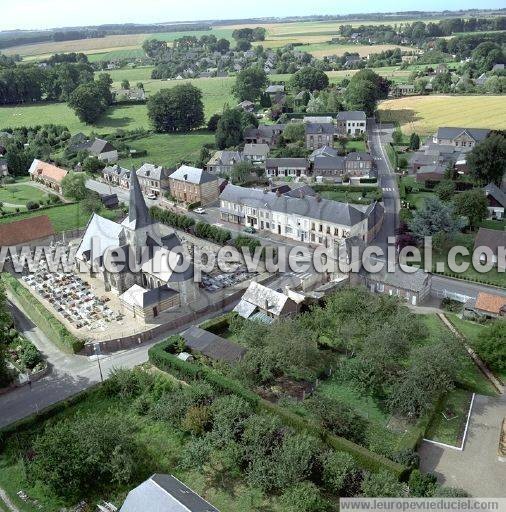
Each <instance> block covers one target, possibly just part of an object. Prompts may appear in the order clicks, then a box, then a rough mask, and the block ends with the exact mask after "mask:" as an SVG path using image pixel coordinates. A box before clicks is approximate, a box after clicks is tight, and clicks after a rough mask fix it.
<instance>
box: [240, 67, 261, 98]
mask: <svg viewBox="0 0 506 512" xmlns="http://www.w3.org/2000/svg"><path fill="white" fill-rule="evenodd" d="M267 83H268V80H267V75H266V73H265V71H264V70H263V69H262V68H260V67H251V68H246V69H243V70H242V71H240V72H239V73H238V74H237V77H236V79H235V84H234V87H233V89H232V91H233V93H234V95H235V96H236V98H237V99H238V100H239V101H245V100H248V101H253V102H254V101H256V100H258V99H259V98H260V96H261V94H262V92H263V91H264V89H265V87H266V86H267Z"/></svg>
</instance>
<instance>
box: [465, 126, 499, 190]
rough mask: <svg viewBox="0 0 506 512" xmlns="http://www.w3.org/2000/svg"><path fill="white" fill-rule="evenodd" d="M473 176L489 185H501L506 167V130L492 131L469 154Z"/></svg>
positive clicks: (468, 163) (469, 164) (468, 159)
mask: <svg viewBox="0 0 506 512" xmlns="http://www.w3.org/2000/svg"><path fill="white" fill-rule="evenodd" d="M467 165H468V167H469V171H470V173H471V175H472V176H473V178H474V179H475V180H476V181H478V182H479V183H481V184H482V185H487V184H488V183H490V182H492V183H495V184H496V185H500V184H501V181H502V179H503V176H504V172H505V169H506V132H492V133H491V134H490V135H489V136H488V137H487V138H486V139H485V140H484V141H482V142H480V143H479V144H476V146H475V147H474V148H473V149H472V151H471V152H470V153H469V154H468V155H467Z"/></svg>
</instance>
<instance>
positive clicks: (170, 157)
mask: <svg viewBox="0 0 506 512" xmlns="http://www.w3.org/2000/svg"><path fill="white" fill-rule="evenodd" d="M212 142H214V134H212V133H210V132H207V131H197V132H191V133H185V134H165V133H153V134H151V135H149V136H147V137H143V138H140V139H137V140H134V141H133V142H132V143H131V146H132V148H134V149H136V150H138V151H144V150H146V151H147V152H148V154H147V155H145V156H142V157H139V158H124V159H122V160H120V161H119V162H118V163H119V165H122V166H124V167H127V168H129V169H131V168H132V167H133V166H135V167H137V168H138V167H140V166H141V165H142V164H143V163H144V162H151V163H154V164H157V165H163V166H165V167H169V168H171V167H175V166H177V165H178V164H179V163H180V162H181V161H183V160H185V161H192V160H196V159H197V158H198V156H199V153H200V150H201V148H202V146H203V145H204V144H207V143H212Z"/></svg>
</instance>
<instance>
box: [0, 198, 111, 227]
mask: <svg viewBox="0 0 506 512" xmlns="http://www.w3.org/2000/svg"><path fill="white" fill-rule="evenodd" d="M99 213H100V215H102V216H103V217H107V218H108V219H112V220H114V219H116V218H117V217H118V216H119V211H118V210H106V209H104V210H102V211H101V212H99ZM41 215H47V216H48V217H49V219H50V220H51V223H52V225H53V228H54V230H55V231H56V232H60V231H66V230H69V229H79V228H84V227H85V226H86V224H87V223H88V220H89V218H90V215H89V214H88V213H87V212H85V211H84V210H83V208H82V206H81V204H80V203H73V204H66V205H63V206H55V207H52V208H47V209H43V210H34V211H31V212H26V213H20V214H19V215H14V216H12V217H0V224H7V223H9V222H14V221H16V220H22V219H27V218H29V217H40V216H41Z"/></svg>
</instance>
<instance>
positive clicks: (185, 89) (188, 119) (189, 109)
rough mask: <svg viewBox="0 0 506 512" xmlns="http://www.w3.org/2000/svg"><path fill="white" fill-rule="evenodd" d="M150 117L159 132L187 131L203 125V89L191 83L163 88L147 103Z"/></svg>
mask: <svg viewBox="0 0 506 512" xmlns="http://www.w3.org/2000/svg"><path fill="white" fill-rule="evenodd" d="M147 107H148V117H149V119H150V120H151V123H152V124H153V126H154V128H155V130H156V131H157V132H176V131H181V132H187V131H190V130H192V129H194V128H198V127H199V126H202V124H203V122H204V105H203V103H202V91H201V90H200V89H198V88H197V87H195V86H193V85H191V84H182V85H176V86H175V87H172V88H170V89H162V90H160V91H159V92H157V93H156V94H154V95H153V96H151V97H150V98H149V100H148V103H147Z"/></svg>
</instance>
